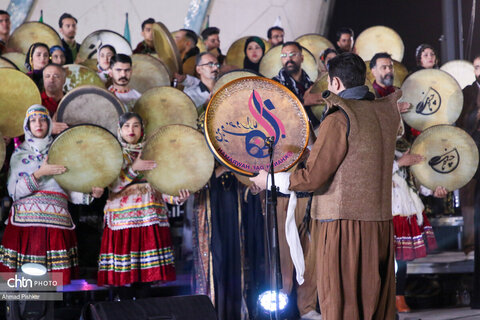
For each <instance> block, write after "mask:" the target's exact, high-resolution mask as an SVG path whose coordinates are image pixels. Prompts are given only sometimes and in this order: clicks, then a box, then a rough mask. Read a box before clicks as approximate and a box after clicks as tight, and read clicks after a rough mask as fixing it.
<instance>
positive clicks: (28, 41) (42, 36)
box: [7, 21, 62, 54]
mask: <svg viewBox="0 0 480 320" xmlns="http://www.w3.org/2000/svg"><path fill="white" fill-rule="evenodd" d="M35 42H42V43H45V44H46V45H47V46H48V47H49V48H51V47H53V46H60V47H61V46H62V40H61V39H60V36H59V35H58V33H57V31H55V29H53V28H52V27H51V26H49V25H48V24H45V23H43V22H35V21H30V22H25V23H23V24H22V25H20V26H19V27H18V28H16V29H15V30H14V31H13V33H12V34H11V35H10V38H9V39H8V43H7V47H9V48H12V49H14V50H15V51H19V52H21V53H23V54H27V52H28V49H29V48H30V46H31V45H32V44H34V43H35Z"/></svg>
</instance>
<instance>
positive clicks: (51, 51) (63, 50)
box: [49, 46, 65, 55]
mask: <svg viewBox="0 0 480 320" xmlns="http://www.w3.org/2000/svg"><path fill="white" fill-rule="evenodd" d="M57 50H60V51H62V52H63V55H65V49H64V48H63V47H62V46H53V47H50V50H49V52H50V55H52V54H53V53H54V52H55V51H57Z"/></svg>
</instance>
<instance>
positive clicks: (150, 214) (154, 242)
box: [98, 112, 190, 286]
mask: <svg viewBox="0 0 480 320" xmlns="http://www.w3.org/2000/svg"><path fill="white" fill-rule="evenodd" d="M118 137H119V140H120V143H121V144H122V147H123V154H124V165H123V168H122V171H121V173H120V176H119V178H118V179H117V180H116V181H115V182H114V183H113V184H112V185H111V186H110V191H111V193H110V196H109V199H108V201H107V204H106V206H105V209H104V214H105V215H104V217H105V229H104V231H103V237H102V244H101V248H100V259H99V271H98V284H99V285H114V286H123V285H126V284H130V283H136V282H152V281H157V280H163V281H172V280H175V267H174V262H173V250H172V246H171V238H170V230H169V223H168V217H167V208H166V205H165V202H166V201H168V202H170V203H173V204H182V203H183V202H184V201H185V200H186V199H187V198H188V196H189V195H190V194H189V192H188V191H187V190H180V196H179V197H172V196H167V195H160V196H159V195H157V192H156V191H155V190H154V189H153V188H152V186H151V185H150V184H149V183H147V181H146V180H145V178H144V177H143V175H142V173H141V171H146V170H151V169H153V168H155V167H156V163H155V162H154V161H147V160H142V159H141V152H142V147H143V144H144V142H143V139H144V130H143V122H142V119H141V117H140V116H139V115H138V114H136V113H132V112H127V113H124V114H123V115H122V116H120V122H119V129H118Z"/></svg>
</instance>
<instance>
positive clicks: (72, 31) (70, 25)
mask: <svg viewBox="0 0 480 320" xmlns="http://www.w3.org/2000/svg"><path fill="white" fill-rule="evenodd" d="M60 33H61V34H63V36H64V37H65V38H67V39H68V40H73V39H75V35H76V34H77V23H76V22H75V20H74V19H72V18H65V19H63V20H62V27H61V28H60Z"/></svg>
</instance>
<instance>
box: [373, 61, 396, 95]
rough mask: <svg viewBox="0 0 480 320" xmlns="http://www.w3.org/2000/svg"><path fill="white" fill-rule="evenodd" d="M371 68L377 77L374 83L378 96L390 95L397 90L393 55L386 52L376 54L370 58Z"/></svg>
mask: <svg viewBox="0 0 480 320" xmlns="http://www.w3.org/2000/svg"><path fill="white" fill-rule="evenodd" d="M370 70H371V71H372V74H373V76H374V77H375V81H374V82H373V84H372V85H373V88H374V89H375V97H376V98H381V97H385V96H388V95H389V94H390V93H392V92H394V91H395V89H396V88H395V87H394V86H393V80H394V75H393V61H392V56H390V55H389V54H388V53H386V52H381V53H377V54H375V55H374V56H373V58H372V59H371V60H370Z"/></svg>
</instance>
